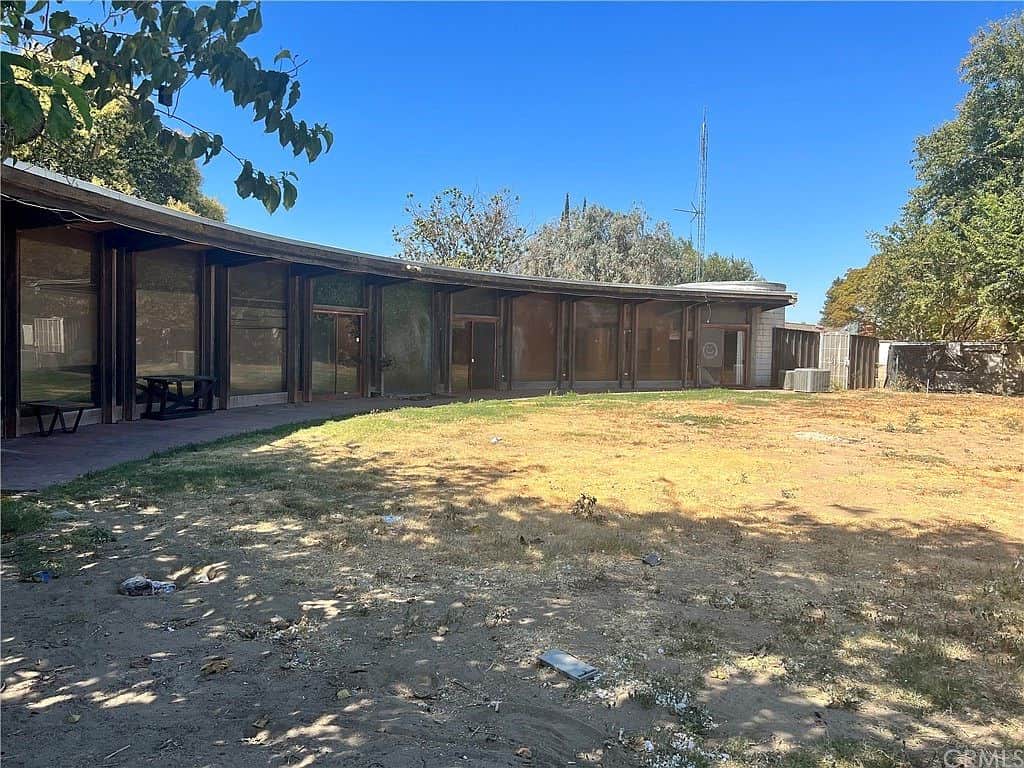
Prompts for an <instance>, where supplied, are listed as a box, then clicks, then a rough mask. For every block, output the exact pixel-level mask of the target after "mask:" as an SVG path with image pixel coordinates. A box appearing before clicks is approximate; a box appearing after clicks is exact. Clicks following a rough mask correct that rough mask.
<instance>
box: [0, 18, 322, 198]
mask: <svg viewBox="0 0 1024 768" xmlns="http://www.w3.org/2000/svg"><path fill="white" fill-rule="evenodd" d="M54 5H55V4H54V3H51V2H46V1H45V0H42V1H39V2H32V3H27V2H24V1H17V0H3V2H2V3H0V35H2V37H3V39H4V40H5V44H6V46H7V47H8V48H9V50H4V51H3V52H2V54H0V130H2V137H0V138H2V149H3V158H4V159H7V158H9V157H12V156H13V154H14V150H15V148H16V147H18V146H20V145H22V144H25V143H27V142H30V141H32V140H33V139H35V138H36V137H38V136H40V135H41V134H46V135H47V136H48V137H49V138H51V139H53V140H54V141H62V140H66V139H68V138H69V137H70V136H71V135H72V133H73V132H74V131H75V129H76V126H82V127H84V128H85V129H87V130H88V129H91V128H92V126H93V122H94V119H95V115H96V113H98V112H99V111H100V110H102V109H103V108H104V107H106V106H107V105H108V104H110V103H111V102H116V101H122V102H123V104H124V105H125V108H126V110H127V114H128V115H129V117H130V120H131V122H132V123H133V124H135V125H137V126H139V127H140V128H141V129H142V131H143V132H144V134H145V135H146V136H147V137H148V138H150V139H152V140H155V141H156V142H157V145H158V146H159V147H160V148H161V149H163V150H164V151H165V152H166V153H167V154H168V155H170V156H171V157H173V158H176V159H178V160H183V159H188V160H199V159H202V161H203V163H204V164H205V163H208V162H209V161H210V160H212V159H213V158H214V157H216V156H217V155H219V154H221V152H226V153H227V154H229V155H231V156H232V157H234V158H235V160H236V161H237V162H238V163H239V165H240V166H241V171H240V173H239V174H238V178H237V179H236V180H235V187H236V189H237V191H238V194H239V196H240V197H242V198H247V197H255V198H256V199H258V200H259V201H260V202H262V203H263V205H264V206H265V207H266V208H267V210H268V211H274V210H276V209H277V208H278V207H279V206H280V205H282V204H283V205H284V207H285V208H291V207H292V206H293V205H294V204H295V200H296V197H297V195H298V190H297V188H296V187H295V184H294V183H293V180H294V179H295V178H297V177H296V175H295V173H294V172H292V171H281V172H278V173H276V174H273V173H268V172H265V171H262V170H260V169H257V168H256V167H254V165H253V163H252V162H251V161H249V160H247V159H245V158H243V157H240V156H239V155H237V154H236V153H234V152H233V151H232V150H231V149H229V148H228V147H227V146H226V145H225V143H224V138H223V137H222V136H221V135H220V134H217V133H213V132H210V131H208V130H206V129H204V128H202V127H200V126H197V125H194V124H193V123H191V122H189V121H188V120H186V119H184V118H183V117H181V116H180V115H178V114H177V105H178V100H179V97H180V95H181V92H182V90H183V89H184V87H185V86H186V84H188V83H189V82H191V81H193V80H206V81H207V82H208V83H209V84H210V85H211V86H213V87H215V88H219V89H220V90H222V91H224V92H225V93H226V94H229V95H230V96H231V97H232V99H233V101H234V104H235V106H237V107H240V108H251V109H252V114H253V120H254V122H256V123H258V124H261V125H262V126H263V128H264V130H265V131H266V132H267V133H275V134H277V138H278V141H279V142H280V144H281V146H282V147H287V148H289V149H291V151H292V153H293V154H294V155H295V156H298V155H301V154H304V155H305V157H306V159H307V160H308V161H309V162H313V161H315V160H316V159H317V157H319V156H320V154H321V153H323V152H325V151H328V150H330V148H331V144H332V143H333V135H332V134H331V131H330V129H329V128H328V127H327V126H326V125H323V124H320V123H316V124H314V125H312V126H310V125H308V124H307V123H306V122H305V121H304V120H299V119H297V118H296V116H295V115H294V114H293V111H292V110H293V109H294V107H295V105H296V104H297V103H298V101H299V97H300V93H301V88H300V85H299V81H298V79H297V73H298V69H299V67H300V66H301V64H300V63H298V62H297V61H296V60H295V59H294V57H293V56H292V54H291V53H290V52H289V51H287V50H283V51H281V52H280V53H278V54H277V56H275V57H274V64H275V66H278V67H280V68H279V69H267V68H264V66H263V64H262V63H261V62H260V60H259V59H258V58H255V57H252V56H250V55H249V54H247V53H246V52H245V50H244V49H243V47H242V44H243V43H244V42H245V40H246V39H247V38H248V37H250V36H251V35H253V34H255V33H257V32H259V30H260V28H261V27H262V25H263V20H262V15H261V13H260V6H259V3H258V2H251V1H249V0H243V1H242V2H217V3H215V4H212V5H187V4H185V3H178V2H163V3H159V4H158V3H151V2H144V1H142V0H138V1H129V0H115V1H114V2H111V3H109V4H106V3H105V4H104V5H103V15H102V16H101V18H99V19H98V20H88V19H82V18H79V17H78V16H76V15H74V14H72V12H71V11H69V10H66V9H60V10H57V9H55V7H54ZM72 60H75V61H77V62H80V63H81V65H82V68H83V71H84V72H85V74H84V76H83V77H82V79H81V81H80V82H79V81H76V80H75V79H73V78H71V77H69V76H68V74H67V72H66V71H65V69H64V68H63V67H62V66H61V65H62V64H63V63H64V62H68V61H72ZM169 126H172V127H169ZM175 128H180V129H182V130H183V131H184V132H179V131H178V130H176V129H175Z"/></svg>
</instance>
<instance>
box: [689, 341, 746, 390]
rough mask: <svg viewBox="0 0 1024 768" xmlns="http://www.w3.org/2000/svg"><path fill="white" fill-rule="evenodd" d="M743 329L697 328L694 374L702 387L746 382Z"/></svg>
mask: <svg viewBox="0 0 1024 768" xmlns="http://www.w3.org/2000/svg"><path fill="white" fill-rule="evenodd" d="M746 344H747V334H746V332H745V331H737V330H730V329H726V328H716V327H714V326H706V327H704V328H702V329H701V332H700V350H698V366H699V367H698V369H697V370H698V376H699V383H700V386H702V387H718V386H721V387H740V386H744V385H745V384H746V366H745V361H746V354H747V350H746Z"/></svg>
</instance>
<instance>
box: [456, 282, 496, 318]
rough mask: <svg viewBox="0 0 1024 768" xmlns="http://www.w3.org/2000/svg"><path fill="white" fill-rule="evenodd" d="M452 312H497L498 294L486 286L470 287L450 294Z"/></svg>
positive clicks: (477, 313) (462, 313) (491, 314)
mask: <svg viewBox="0 0 1024 768" xmlns="http://www.w3.org/2000/svg"><path fill="white" fill-rule="evenodd" d="M452 312H453V313H454V314H456V315H488V316H491V317H494V316H496V315H497V314H498V294H497V292H496V291H492V290H490V289H488V288H470V289H468V290H465V291H456V292H455V293H453V294H452Z"/></svg>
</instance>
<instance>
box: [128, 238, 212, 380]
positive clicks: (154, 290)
mask: <svg viewBox="0 0 1024 768" xmlns="http://www.w3.org/2000/svg"><path fill="white" fill-rule="evenodd" d="M135 276H136V277H135V373H136V375H137V376H157V375H170V374H184V375H191V374H194V373H195V372H196V330H197V329H196V324H197V322H198V316H199V312H198V303H197V290H198V279H199V268H198V264H197V262H196V256H195V254H194V253H190V252H189V251H175V250H161V251H148V252H146V253H139V254H137V255H136V257H135ZM139 397H140V398H141V399H143V400H144V399H145V397H144V396H143V395H141V394H140V395H139Z"/></svg>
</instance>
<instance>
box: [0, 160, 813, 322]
mask: <svg viewBox="0 0 1024 768" xmlns="http://www.w3.org/2000/svg"><path fill="white" fill-rule="evenodd" d="M0 182H2V183H0V193H2V195H3V197H4V198H5V199H11V200H14V201H17V202H20V203H24V204H27V205H36V206H40V207H43V208H46V209H48V210H51V211H55V212H58V213H68V214H72V215H74V216H77V217H79V218H81V219H82V220H83V221H86V222H89V223H92V224H112V225H117V226H121V227H126V228H128V229H132V230H135V231H138V232H143V233H147V234H152V235H159V236H166V237H171V238H174V239H176V240H180V241H181V242H183V243H190V244H194V245H201V246H205V247H208V248H217V249H221V250H225V251H230V252H233V253H239V254H245V255H250V256H262V257H268V258H273V259H280V260H282V261H288V262H294V263H298V264H308V265H314V266H321V267H330V268H332V269H339V270H344V271H347V272H359V273H364V274H370V275H380V276H384V277H393V278H399V279H415V280H422V281H426V282H431V283H443V284H449V285H451V284H454V285H460V286H462V285H464V286H467V287H479V288H495V289H499V290H505V291H524V292H538V293H563V294H571V295H585V296H602V297H610V298H623V299H667V300H672V299H674V300H677V301H699V302H706V301H742V302H745V303H748V304H758V305H761V306H764V307H766V308H767V307H783V306H787V305H791V304H795V303H796V299H797V296H796V294H795V293H793V292H792V291H788V290H786V287H785V285H784V284H782V283H769V282H765V281H749V282H740V281H735V282H709V283H684V284H682V285H677V286H668V285H633V284H628V283H601V282H595V281H588V280H562V279H557V278H548V277H533V276H529V275H513V274H506V273H499V272H482V271H477V270H472V269H461V268H458V267H443V266H438V265H435V264H426V263H422V262H413V261H406V260H404V259H398V258H395V257H391V256H378V255H375V254H371V253H362V252H360V251H353V250H350V249H347V248H338V247H334V246H328V245H320V244H317V243H310V242H307V241H304V240H296V239H293V238H288V237H280V236H277V235H270V234H267V233H265V232H258V231H256V230H251V229H245V228H243V227H238V226H235V225H233V224H225V223H222V222H219V221H212V220H210V219H204V218H202V217H201V216H194V215H192V214H189V213H183V212H182V211H176V210H174V209H172V208H168V207H166V206H163V205H157V204H155V203H151V202H149V201H147V200H140V199H138V198H135V197H130V196H129V195H125V194H122V193H120V192H115V191H114V190H111V189H107V188H106V187H101V186H99V185H96V184H91V183H89V182H87V181H82V180H81V179H75V178H71V177H69V176H65V175H63V174H58V173H54V172H53V171H48V170H45V169H43V168H39V167H37V166H33V165H28V164H25V163H17V164H15V163H13V162H11V161H7V162H5V163H4V165H3V170H2V176H0Z"/></svg>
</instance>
